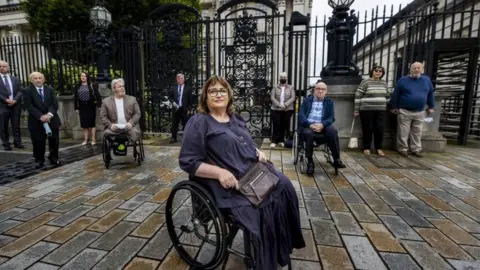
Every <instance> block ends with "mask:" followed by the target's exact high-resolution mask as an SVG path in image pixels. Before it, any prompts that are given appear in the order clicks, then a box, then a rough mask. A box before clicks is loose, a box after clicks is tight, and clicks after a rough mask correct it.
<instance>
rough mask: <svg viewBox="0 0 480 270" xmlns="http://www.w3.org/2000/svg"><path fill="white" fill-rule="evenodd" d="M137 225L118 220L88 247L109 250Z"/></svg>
mask: <svg viewBox="0 0 480 270" xmlns="http://www.w3.org/2000/svg"><path fill="white" fill-rule="evenodd" d="M137 226H138V224H136V223H132V222H120V223H118V224H117V225H115V227H113V228H111V229H110V230H109V231H108V232H106V233H105V234H104V235H102V237H100V238H99V239H98V240H97V241H95V242H94V243H93V244H91V245H90V247H92V248H97V249H102V250H111V249H113V248H114V247H115V246H116V245H117V244H118V243H119V242H120V241H122V239H123V238H124V237H125V236H127V235H128V234H130V233H131V232H132V231H133V230H134V229H135V228H136V227H137Z"/></svg>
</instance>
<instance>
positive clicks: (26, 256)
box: [1, 242, 58, 270]
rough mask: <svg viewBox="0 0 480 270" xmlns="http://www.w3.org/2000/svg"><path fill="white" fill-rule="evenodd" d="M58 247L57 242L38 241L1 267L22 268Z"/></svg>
mask: <svg viewBox="0 0 480 270" xmlns="http://www.w3.org/2000/svg"><path fill="white" fill-rule="evenodd" d="M56 247H58V245H57V244H53V243H47V242H40V243H37V244H36V245H34V246H32V247H30V248H29V249H27V250H25V251H24V252H22V253H20V254H18V255H17V256H15V257H14V258H12V259H10V260H9V261H7V262H5V263H4V264H2V265H1V269H12V270H22V269H26V268H27V267H29V266H30V265H32V264H34V263H35V262H37V261H38V260H40V259H41V258H42V257H43V256H45V255H47V254H48V253H49V252H50V251H52V250H54V249H55V248H56Z"/></svg>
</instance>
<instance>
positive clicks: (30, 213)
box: [15, 202, 60, 221]
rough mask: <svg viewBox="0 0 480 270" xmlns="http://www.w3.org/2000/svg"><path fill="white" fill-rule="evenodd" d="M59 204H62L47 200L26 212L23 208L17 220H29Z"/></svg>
mask: <svg viewBox="0 0 480 270" xmlns="http://www.w3.org/2000/svg"><path fill="white" fill-rule="evenodd" d="M59 205H60V203H57V202H46V203H44V204H42V205H39V206H37V207H35V208H33V209H30V210H28V211H26V212H24V211H25V210H23V213H21V214H20V215H18V216H16V217H15V219H16V220H22V221H27V220H30V219H32V218H35V217H38V216H40V215H41V214H43V213H45V212H48V211H50V210H52V209H53V208H55V207H57V206H59Z"/></svg>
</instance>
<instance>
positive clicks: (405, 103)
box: [390, 62, 435, 157]
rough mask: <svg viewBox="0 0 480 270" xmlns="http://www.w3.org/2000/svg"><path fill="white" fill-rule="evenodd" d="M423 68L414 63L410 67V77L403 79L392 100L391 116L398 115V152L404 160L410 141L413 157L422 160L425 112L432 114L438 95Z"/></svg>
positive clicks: (399, 82)
mask: <svg viewBox="0 0 480 270" xmlns="http://www.w3.org/2000/svg"><path fill="white" fill-rule="evenodd" d="M422 72H423V64H422V63H419V62H415V63H413V64H412V65H411V66H410V75H408V76H404V77H402V78H401V79H400V80H399V81H398V82H397V85H396V86H395V90H394V91H393V94H392V97H391V100H390V102H391V105H392V112H393V113H395V114H397V123H398V126H397V150H398V152H399V153H400V154H401V155H402V156H405V157H406V156H407V155H408V138H409V137H410V150H411V151H412V155H414V156H417V157H422V154H421V153H420V152H421V151H422V128H423V122H424V119H425V109H426V107H428V112H429V113H433V112H434V108H435V95H434V89H433V85H432V82H431V81H430V78H429V77H427V76H425V75H422Z"/></svg>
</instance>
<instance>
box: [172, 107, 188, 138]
mask: <svg viewBox="0 0 480 270" xmlns="http://www.w3.org/2000/svg"><path fill="white" fill-rule="evenodd" d="M187 113H188V109H186V108H183V107H180V108H178V110H175V108H173V111H172V138H174V139H176V138H177V133H178V124H180V122H181V123H182V126H183V127H184V128H185V125H186V124H187V121H188V114H187Z"/></svg>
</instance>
